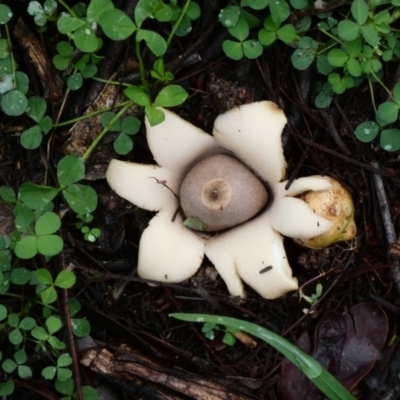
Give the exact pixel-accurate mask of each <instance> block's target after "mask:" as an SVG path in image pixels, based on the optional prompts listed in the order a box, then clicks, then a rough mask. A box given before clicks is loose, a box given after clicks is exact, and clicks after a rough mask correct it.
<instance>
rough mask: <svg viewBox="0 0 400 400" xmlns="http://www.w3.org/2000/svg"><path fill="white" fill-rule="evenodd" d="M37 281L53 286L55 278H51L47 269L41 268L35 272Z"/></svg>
mask: <svg viewBox="0 0 400 400" xmlns="http://www.w3.org/2000/svg"><path fill="white" fill-rule="evenodd" d="M35 275H36V279H37V280H38V281H39V282H40V283H44V284H46V285H52V284H53V277H52V276H51V274H50V272H49V271H48V270H47V269H44V268H39V269H37V270H36V271H35Z"/></svg>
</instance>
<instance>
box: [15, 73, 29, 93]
mask: <svg viewBox="0 0 400 400" xmlns="http://www.w3.org/2000/svg"><path fill="white" fill-rule="evenodd" d="M15 88H16V89H17V90H19V91H20V92H21V93H22V94H26V93H27V92H28V90H29V78H28V75H26V74H24V73H23V72H21V71H16V72H15Z"/></svg>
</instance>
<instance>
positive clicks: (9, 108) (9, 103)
mask: <svg viewBox="0 0 400 400" xmlns="http://www.w3.org/2000/svg"><path fill="white" fill-rule="evenodd" d="M0 105H1V109H2V110H3V112H4V113H5V114H7V115H9V116H10V117H18V116H20V115H22V114H23V113H24V112H25V111H26V109H27V107H28V99H27V98H26V96H25V95H24V94H23V93H22V92H20V91H18V90H11V91H9V92H8V93H6V94H5V95H4V96H3V98H2V99H1V103H0Z"/></svg>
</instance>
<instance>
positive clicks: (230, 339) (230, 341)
mask: <svg viewBox="0 0 400 400" xmlns="http://www.w3.org/2000/svg"><path fill="white" fill-rule="evenodd" d="M222 342H223V343H225V344H226V345H228V346H233V345H234V344H235V343H236V338H235V336H234V335H232V333H230V332H226V333H225V335H224V337H223V338H222Z"/></svg>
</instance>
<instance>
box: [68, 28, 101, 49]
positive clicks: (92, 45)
mask: <svg viewBox="0 0 400 400" xmlns="http://www.w3.org/2000/svg"><path fill="white" fill-rule="evenodd" d="M73 38H74V43H75V46H76V47H77V48H78V50H80V51H83V52H85V53H93V52H95V51H96V50H98V49H99V47H100V45H101V42H100V41H99V39H98V38H97V37H96V35H95V33H94V31H93V29H92V28H91V27H90V26H87V25H86V26H82V27H81V28H79V29H77V30H76V31H75V33H74V36H73Z"/></svg>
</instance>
